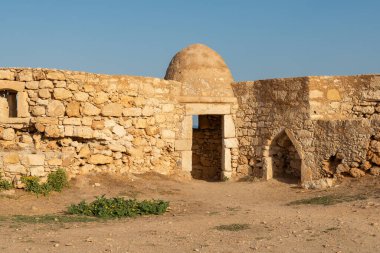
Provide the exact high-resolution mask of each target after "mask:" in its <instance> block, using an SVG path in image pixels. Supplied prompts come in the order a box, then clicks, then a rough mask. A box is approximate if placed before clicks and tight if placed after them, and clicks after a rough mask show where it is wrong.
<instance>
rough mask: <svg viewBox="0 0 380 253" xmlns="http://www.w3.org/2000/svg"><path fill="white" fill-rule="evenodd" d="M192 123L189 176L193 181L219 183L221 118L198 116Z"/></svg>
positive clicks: (216, 116)
mask: <svg viewBox="0 0 380 253" xmlns="http://www.w3.org/2000/svg"><path fill="white" fill-rule="evenodd" d="M193 122H194V124H193V145H192V153H193V169H192V171H191V175H192V177H193V178H194V179H202V180H206V181H219V180H220V178H221V171H222V170H221V166H222V165H221V164H222V117H221V115H199V116H194V117H193ZM196 123H198V124H196Z"/></svg>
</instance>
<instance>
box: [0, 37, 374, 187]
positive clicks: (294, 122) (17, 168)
mask: <svg viewBox="0 0 380 253" xmlns="http://www.w3.org/2000/svg"><path fill="white" fill-rule="evenodd" d="M379 88H380V75H359V76H331V77H326V76H322V77H316V76H311V77H300V78H285V79H271V80H259V81H247V82H234V81H233V77H232V75H231V72H230V70H229V69H228V67H227V65H226V64H225V62H224V60H223V59H222V57H221V56H220V55H218V54H217V53H216V52H215V51H213V50H212V49H210V48H208V47H207V46H205V45H201V44H195V45H191V46H189V47H187V48H185V49H183V50H182V51H180V52H179V53H177V54H176V55H175V56H174V57H173V59H172V61H171V62H170V64H169V67H168V69H167V72H166V75H165V78H164V79H159V78H149V77H133V76H111V75H99V74H90V73H83V72H74V71H61V70H50V69H28V68H3V69H0V173H1V174H2V177H4V178H5V179H7V180H10V181H12V182H14V184H15V185H16V186H19V187H21V186H22V184H21V182H20V178H21V176H22V175H32V176H38V177H41V178H46V176H47V175H48V174H49V172H51V171H54V170H56V169H57V168H59V167H63V168H65V169H66V170H67V171H68V172H69V174H70V175H71V176H75V175H77V174H84V173H88V172H90V171H96V172H109V173H144V172H150V171H154V172H157V173H161V174H165V175H171V174H178V173H180V174H185V175H189V176H192V177H193V178H196V179H204V180H221V179H227V178H234V179H239V178H242V177H247V176H254V177H259V178H265V179H271V178H278V179H283V178H293V179H295V180H297V181H298V182H300V183H302V184H303V186H304V187H324V186H328V185H330V184H331V179H332V178H336V177H339V176H342V175H345V174H346V175H350V176H355V177H360V176H362V175H364V174H366V173H369V174H373V175H378V174H379V173H380V168H379V167H377V166H379V165H380V116H379V115H380V89H379ZM194 120H197V121H198V125H197V126H195V127H193V121H194Z"/></svg>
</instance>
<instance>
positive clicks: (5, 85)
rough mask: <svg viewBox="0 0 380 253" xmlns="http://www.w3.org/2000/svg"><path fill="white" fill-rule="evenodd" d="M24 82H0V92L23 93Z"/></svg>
mask: <svg viewBox="0 0 380 253" xmlns="http://www.w3.org/2000/svg"><path fill="white" fill-rule="evenodd" d="M24 89H25V82H19V81H8V80H0V90H14V91H17V92H20V91H24Z"/></svg>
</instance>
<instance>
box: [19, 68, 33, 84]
mask: <svg viewBox="0 0 380 253" xmlns="http://www.w3.org/2000/svg"><path fill="white" fill-rule="evenodd" d="M18 80H19V81H26V82H29V81H33V72H32V70H29V69H25V70H22V71H21V72H19V73H18Z"/></svg>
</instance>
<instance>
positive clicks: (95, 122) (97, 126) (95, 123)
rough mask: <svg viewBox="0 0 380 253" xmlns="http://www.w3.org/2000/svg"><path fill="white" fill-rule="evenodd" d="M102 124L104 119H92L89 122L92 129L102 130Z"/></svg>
mask: <svg viewBox="0 0 380 253" xmlns="http://www.w3.org/2000/svg"><path fill="white" fill-rule="evenodd" d="M104 126H105V125H104V120H93V121H92V124H91V128H92V129H94V130H102V129H104Z"/></svg>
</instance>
